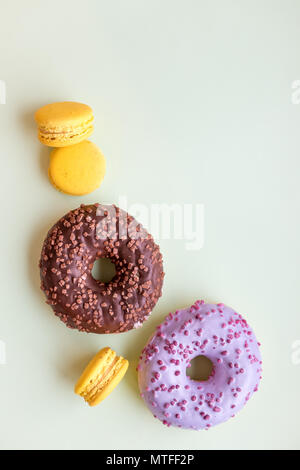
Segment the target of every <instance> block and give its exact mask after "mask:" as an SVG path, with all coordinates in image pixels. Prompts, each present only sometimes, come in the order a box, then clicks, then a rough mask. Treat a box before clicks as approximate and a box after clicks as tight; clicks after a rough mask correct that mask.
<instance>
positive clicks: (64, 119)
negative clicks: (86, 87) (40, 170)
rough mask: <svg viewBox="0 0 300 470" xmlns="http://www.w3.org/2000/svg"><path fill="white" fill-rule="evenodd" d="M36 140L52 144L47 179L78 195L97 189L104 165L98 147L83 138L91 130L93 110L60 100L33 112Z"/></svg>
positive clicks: (57, 187)
mask: <svg viewBox="0 0 300 470" xmlns="http://www.w3.org/2000/svg"><path fill="white" fill-rule="evenodd" d="M35 120H36V122H37V125H38V138H39V140H40V142H41V143H42V144H44V145H47V146H49V147H56V148H55V150H53V151H52V152H51V155H50V165H49V172H48V173H49V179H50V181H51V183H52V184H53V186H54V187H55V188H56V189H58V190H59V191H62V192H63V193H66V194H71V195H75V196H82V195H85V194H89V193H90V192H92V191H94V190H95V189H97V188H98V187H99V186H100V184H101V183H102V180H103V178H104V175H105V170H106V164H105V159H104V156H103V155H102V153H101V151H100V150H99V148H98V147H97V146H96V145H95V144H93V143H92V142H89V141H87V140H86V139H87V137H89V136H90V135H91V134H92V132H93V130H94V126H93V122H94V114H93V110H92V109H91V108H90V107H89V106H88V105H86V104H83V103H75V102H72V101H64V102H60V103H52V104H47V105H46V106H43V107H42V108H40V109H39V110H38V111H37V112H36V113H35Z"/></svg>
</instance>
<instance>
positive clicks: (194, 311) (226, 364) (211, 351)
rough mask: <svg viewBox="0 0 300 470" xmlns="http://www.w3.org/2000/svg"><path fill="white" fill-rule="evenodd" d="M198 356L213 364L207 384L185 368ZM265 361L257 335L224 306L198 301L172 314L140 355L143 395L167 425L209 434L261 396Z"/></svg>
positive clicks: (240, 317) (244, 321)
mask: <svg viewBox="0 0 300 470" xmlns="http://www.w3.org/2000/svg"><path fill="white" fill-rule="evenodd" d="M197 356H206V357H207V358H208V359H210V361H211V362H212V364H213V372H212V374H211V376H210V377H209V379H208V380H207V381H202V382H200V381H196V380H192V379H191V378H190V377H188V376H187V375H186V368H187V367H189V365H190V362H191V360H192V359H193V358H195V357H197ZM261 365H262V361H261V355H260V351H259V343H258V342H257V340H256V338H255V335H254V332H253V330H252V329H251V328H250V326H249V325H248V324H247V322H246V320H244V318H243V317H242V316H241V315H239V314H238V313H236V312H235V311H234V310H233V309H232V308H230V307H227V306H225V305H224V304H217V305H214V304H205V303H204V301H200V300H198V301H197V302H195V304H194V305H192V306H191V307H189V308H186V309H184V310H177V311H176V312H175V313H174V314H172V313H170V314H169V315H168V316H167V317H166V318H165V320H164V322H163V323H162V324H161V325H159V326H158V327H157V331H156V332H155V333H154V334H153V335H152V337H151V338H150V340H149V342H148V343H147V345H146V346H145V348H144V349H143V351H142V354H141V356H140V362H139V365H138V377H139V387H140V391H141V396H142V398H143V399H144V401H145V402H146V404H147V406H148V407H149V409H150V410H151V412H152V413H153V415H154V416H155V417H156V418H158V419H160V420H161V421H162V422H163V424H165V425H167V426H171V425H173V426H178V427H182V428H187V429H195V430H200V429H208V428H210V427H211V426H214V425H216V424H220V423H223V422H224V421H227V420H228V419H229V418H231V417H233V416H234V415H235V414H236V413H237V412H238V411H240V410H241V409H242V408H243V406H244V405H245V404H246V403H247V401H248V400H249V398H250V397H251V395H252V394H253V393H254V392H256V391H257V389H258V384H259V381H260V379H261V371H262V368H261Z"/></svg>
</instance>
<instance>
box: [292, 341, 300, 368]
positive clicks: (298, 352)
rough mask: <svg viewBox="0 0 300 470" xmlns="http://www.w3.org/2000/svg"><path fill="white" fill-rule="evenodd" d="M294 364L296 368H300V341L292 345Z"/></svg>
mask: <svg viewBox="0 0 300 470" xmlns="http://www.w3.org/2000/svg"><path fill="white" fill-rule="evenodd" d="M292 350H293V352H292V356H291V359H292V364H293V365H294V366H299V365H300V339H297V340H296V341H294V342H293V344H292Z"/></svg>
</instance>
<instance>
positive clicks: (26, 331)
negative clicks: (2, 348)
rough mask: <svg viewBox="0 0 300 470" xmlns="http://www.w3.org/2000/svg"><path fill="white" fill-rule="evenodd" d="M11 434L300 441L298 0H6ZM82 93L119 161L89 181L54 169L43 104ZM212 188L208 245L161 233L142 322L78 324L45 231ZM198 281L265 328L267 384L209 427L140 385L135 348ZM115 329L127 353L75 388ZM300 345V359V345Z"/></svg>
mask: <svg viewBox="0 0 300 470" xmlns="http://www.w3.org/2000/svg"><path fill="white" fill-rule="evenodd" d="M0 6H1V20H0V21H1V28H0V79H1V80H5V82H6V86H7V104H6V105H0V129H1V130H0V133H1V141H0V150H1V164H2V168H1V232H0V233H1V235H0V236H1V314H0V315H1V323H0V339H1V340H2V341H5V343H6V352H7V364H6V365H5V366H3V365H2V366H0V384H1V388H0V398H1V400H0V447H1V448H4V449H16V448H23V449H31V448H33V449H38V448H44V449H46V448H47V449H48V448H49V449H54V448H58V449H76V448H80V449H95V448H96V449H101V448H104V449H105V448H108V449H128V448H141V449H189V448H190V449H192V448H194V449H218V448H222V449H240V448H272V449H274V448H299V444H300V422H299V418H300V410H299V396H300V395H299V391H300V390H299V387H300V364H299V365H296V364H293V361H292V352H293V350H292V345H293V343H294V342H295V341H296V340H299V339H300V308H299V307H300V302H299V261H300V260H299V253H300V252H299V235H300V233H299V228H300V226H299V205H300V197H299V170H300V168H299V166H300V165H299V161H300V105H295V104H292V100H291V97H292V88H291V86H292V83H293V81H294V80H297V79H300V55H299V44H300V29H299V21H300V2H299V1H297V0H251V1H250V0H249V1H246V0H235V1H234V0H231V1H230V0H219V1H217V0H207V1H203V0H151V1H145V0H126V1H125V0H124V1H123V0H119V1H111V2H108V1H102V0H101V1H100V0H85V1H84V2H83V1H82V0H81V1H78V0H51V2H50V1H47V2H46V1H42V0H40V1H38V0H26V2H25V1H23V0H19V1H17V0H10V1H9V2H8V1H3V0H2V1H1V4H0ZM59 100H76V101H83V102H86V103H88V104H90V105H91V106H92V107H93V109H94V111H95V114H96V129H95V133H94V135H93V137H92V140H93V141H94V142H96V143H97V144H98V145H99V146H100V147H101V148H102V150H103V152H104V154H105V156H106V158H107V164H108V171H107V175H106V178H105V180H104V183H103V185H102V187H101V189H99V190H98V191H96V192H95V193H94V194H91V195H89V196H86V197H81V198H76V197H71V196H66V195H63V194H60V193H59V192H56V191H55V190H54V189H53V188H52V187H51V186H50V184H49V183H48V181H47V164H48V154H49V150H48V149H47V148H45V147H43V146H42V145H41V144H39V142H38V141H37V139H36V130H35V125H34V122H33V113H34V111H35V110H36V109H37V108H38V107H40V106H41V105H43V104H46V103H48V102H53V101H59ZM121 195H123V196H126V197H127V198H128V202H129V204H133V203H136V202H139V203H144V204H146V205H147V207H149V206H150V204H151V203H168V204H171V203H173V202H177V203H181V204H182V203H193V204H196V203H203V204H204V205H205V244H204V247H203V249H201V250H200V251H187V250H186V249H185V242H184V241H176V240H162V241H161V242H160V245H161V250H162V252H163V255H164V265H165V271H166V278H165V285H164V295H163V298H162V299H161V300H160V302H159V303H158V305H157V306H156V308H155V310H154V312H153V314H152V316H151V318H150V319H149V321H148V322H147V323H146V324H145V326H144V327H143V328H142V329H141V330H136V331H132V332H130V333H126V334H124V335H118V336H97V335H85V334H82V333H79V332H74V331H71V330H68V329H67V328H66V327H65V326H64V325H63V324H62V323H61V322H59V320H58V319H56V318H55V317H54V315H52V313H51V310H50V308H49V307H48V306H47V305H46V304H45V303H44V299H43V296H42V294H41V292H40V290H39V273H38V268H37V263H38V258H39V254H40V249H41V243H42V240H43V238H44V237H45V235H46V232H47V230H48V229H49V228H50V227H51V225H52V224H53V223H54V222H55V221H56V220H57V219H58V218H59V217H60V216H62V215H63V214H64V213H65V212H67V211H68V210H69V209H71V208H75V207H76V206H78V205H79V204H80V203H82V202H95V201H99V202H117V201H118V198H119V196H121ZM198 298H204V299H205V300H206V301H223V302H224V303H226V304H228V305H230V306H232V307H234V308H235V309H236V310H237V311H240V312H241V313H242V314H244V315H245V316H246V317H247V319H248V321H249V323H250V324H251V326H252V327H253V328H254V330H255V332H256V335H257V337H258V339H259V340H260V341H261V342H262V354H263V360H264V374H263V376H264V378H263V381H262V383H261V388H260V391H259V392H258V393H257V394H256V395H255V396H254V397H253V398H252V399H251V401H250V402H249V404H248V405H247V406H246V407H245V408H244V409H243V411H242V412H241V413H240V414H239V415H238V416H237V417H236V418H235V419H234V420H231V421H230V422H228V423H225V424H223V425H220V426H218V427H216V428H214V429H211V430H210V431H208V432H206V431H204V432H194V431H184V430H180V429H176V428H169V429H168V428H166V427H164V426H163V425H161V424H160V422H158V421H157V420H155V419H153V417H152V416H151V414H150V413H149V411H148V409H147V408H146V407H145V406H144V404H143V402H142V400H141V399H140V397H139V395H138V389H137V382H136V375H135V366H136V363H135V360H136V359H137V357H138V355H139V353H140V350H141V349H142V347H143V346H144V344H145V342H146V340H147V338H148V336H149V335H150V334H151V332H152V331H153V329H154V327H155V326H156V325H157V324H158V323H159V322H160V321H161V319H162V318H163V316H164V315H165V314H166V313H168V312H169V311H172V310H174V309H176V308H180V307H184V306H187V305H189V304H191V303H192V302H193V301H194V300H196V299H198ZM106 345H110V346H111V347H113V348H115V349H116V350H117V351H118V352H119V353H120V354H123V355H124V356H125V357H127V358H128V359H129V360H130V361H132V363H131V368H130V370H129V372H128V374H127V376H126V378H125V379H124V381H123V382H122V383H121V384H120V386H119V387H118V388H117V389H116V390H115V391H114V392H113V394H112V395H111V396H110V397H109V398H108V399H107V400H106V401H105V402H104V403H103V404H102V405H101V406H99V407H98V408H96V409H89V408H88V407H87V406H85V405H84V403H83V402H82V400H81V399H80V398H79V397H77V396H76V395H75V394H73V386H74V383H75V381H76V380H77V378H78V376H79V374H80V372H81V370H82V368H83V366H84V365H85V364H86V362H87V360H88V359H89V358H90V357H91V356H92V355H93V354H94V353H95V352H96V351H97V350H98V349H99V348H100V347H102V346H106ZM294 362H295V361H294Z"/></svg>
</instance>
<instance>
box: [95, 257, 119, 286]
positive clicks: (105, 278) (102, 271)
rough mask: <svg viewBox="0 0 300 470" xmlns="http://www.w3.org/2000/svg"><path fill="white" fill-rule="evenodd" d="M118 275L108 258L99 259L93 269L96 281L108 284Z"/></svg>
mask: <svg viewBox="0 0 300 470" xmlns="http://www.w3.org/2000/svg"><path fill="white" fill-rule="evenodd" d="M115 275H116V267H115V265H114V263H112V262H111V261H110V259H108V258H98V259H96V261H95V262H94V265H93V268H92V276H93V278H94V279H95V280H96V281H99V282H104V283H106V284H107V283H108V282H110V281H111V280H112V279H113V278H114V277H115Z"/></svg>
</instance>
